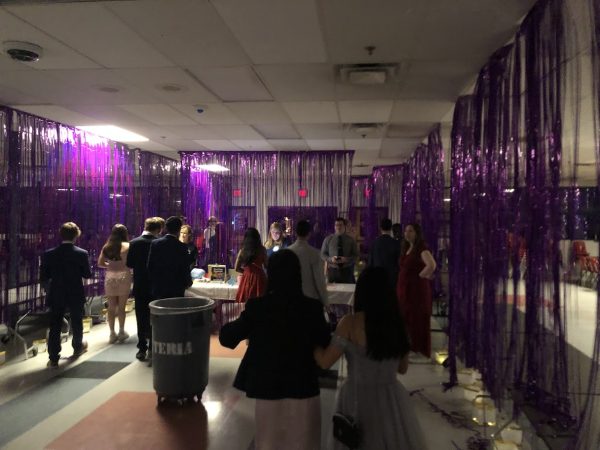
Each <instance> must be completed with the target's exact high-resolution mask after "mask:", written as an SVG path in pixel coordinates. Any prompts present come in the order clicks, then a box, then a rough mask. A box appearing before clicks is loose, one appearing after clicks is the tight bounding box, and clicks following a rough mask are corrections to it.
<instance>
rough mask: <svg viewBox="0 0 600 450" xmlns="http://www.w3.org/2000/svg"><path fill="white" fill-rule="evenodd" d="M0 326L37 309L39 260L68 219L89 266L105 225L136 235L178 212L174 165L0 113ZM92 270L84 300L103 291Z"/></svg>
mask: <svg viewBox="0 0 600 450" xmlns="http://www.w3.org/2000/svg"><path fill="white" fill-rule="evenodd" d="M0 121H1V125H2V139H1V142H0V154H1V159H0V190H2V195H0V206H1V207H2V211H3V212H4V213H3V214H2V218H1V219H0V235H1V237H2V247H1V248H0V252H1V254H0V321H1V322H6V323H13V322H14V321H15V320H16V319H17V317H18V316H19V315H21V314H23V313H25V312H27V311H29V310H34V311H35V310H40V309H43V308H44V296H43V293H42V292H41V291H40V288H39V285H38V283H37V280H39V259H40V255H41V254H42V252H43V251H44V250H46V249H48V248H50V247H53V246H55V245H57V244H59V243H60V238H59V237H58V228H59V226H60V224H61V223H63V222H66V221H73V222H75V223H77V225H79V227H80V228H81V231H82V235H81V237H80V238H79V240H78V245H80V246H81V247H82V248H84V249H86V250H88V251H89V252H90V262H91V263H92V266H93V267H94V266H95V263H96V261H97V257H98V252H99V251H100V249H101V247H102V245H103V244H104V242H105V241H106V238H107V237H108V235H109V233H110V229H111V227H112V226H113V225H114V224H115V223H117V222H120V223H123V224H125V225H126V226H127V228H128V230H129V232H130V234H131V237H134V236H135V235H137V234H139V233H140V232H141V231H142V228H143V221H144V218H145V217H146V216H148V215H163V216H166V215H169V214H179V213H180V206H179V204H180V201H181V197H180V196H181V190H180V174H179V164H178V162H176V161H174V160H170V159H167V158H163V157H160V156H157V155H152V154H147V153H145V152H140V151H139V150H129V149H128V148H127V147H125V146H123V145H121V144H118V143H114V142H111V141H108V140H106V139H103V138H98V137H96V136H93V135H90V134H86V133H85V132H82V131H81V130H77V129H75V128H73V127H68V126H65V125H62V124H59V123H56V122H53V121H50V120H46V119H42V118H39V117H35V116H32V115H29V114H26V113H23V112H19V111H14V110H12V109H10V108H1V109H0ZM101 277H102V274H101V273H100V271H98V270H95V271H94V277H93V279H92V280H91V282H90V284H89V285H88V286H87V295H95V294H98V293H102V291H103V288H102V286H101Z"/></svg>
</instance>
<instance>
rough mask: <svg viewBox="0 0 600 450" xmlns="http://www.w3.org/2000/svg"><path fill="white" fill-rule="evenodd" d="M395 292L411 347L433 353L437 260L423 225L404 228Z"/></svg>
mask: <svg viewBox="0 0 600 450" xmlns="http://www.w3.org/2000/svg"><path fill="white" fill-rule="evenodd" d="M399 266H400V271H399V273H398V282H397V285H396V293H397V294H398V304H399V305H400V312H401V313H402V316H403V317H404V322H405V323H406V328H407V330H408V335H409V337H410V349H411V350H412V351H414V352H418V353H422V354H423V355H425V356H427V357H428V358H429V357H430V356H431V331H430V330H431V327H430V320H431V301H432V299H431V279H432V277H433V272H434V271H435V268H436V264H435V260H434V259H433V256H432V255H431V252H430V251H429V250H428V249H427V245H426V244H425V241H424V240H423V233H422V231H421V226H420V225H419V224H416V223H411V224H409V225H407V226H406V228H405V229H404V242H403V243H402V251H401V253H400V261H399Z"/></svg>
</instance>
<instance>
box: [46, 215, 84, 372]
mask: <svg viewBox="0 0 600 450" xmlns="http://www.w3.org/2000/svg"><path fill="white" fill-rule="evenodd" d="M59 234H60V237H61V239H62V243H61V244H60V245H59V246H58V247H54V248H52V249H50V250H47V251H46V252H45V253H44V254H43V255H42V264H41V267H40V282H41V284H42V286H43V287H44V288H45V289H46V304H47V306H48V307H49V308H50V334H49V337H48V357H49V361H48V367H50V368H57V367H58V360H59V358H60V350H61V345H60V330H61V327H62V323H63V319H64V316H65V312H66V311H67V310H69V313H70V316H71V329H72V330H73V340H72V342H71V343H72V345H73V356H74V357H78V356H80V355H81V354H82V353H85V352H86V351H87V342H85V341H84V340H83V305H84V303H85V293H84V290H83V278H91V277H92V272H91V270H90V262H89V258H88V252H86V251H85V250H83V249H82V248H79V247H77V246H76V245H75V241H76V240H77V238H78V237H79V236H80V235H81V230H80V229H79V227H78V226H77V225H76V224H74V223H73V222H67V223H64V224H62V225H61V227H60V230H59Z"/></svg>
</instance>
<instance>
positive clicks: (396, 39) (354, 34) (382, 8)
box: [321, 0, 439, 63]
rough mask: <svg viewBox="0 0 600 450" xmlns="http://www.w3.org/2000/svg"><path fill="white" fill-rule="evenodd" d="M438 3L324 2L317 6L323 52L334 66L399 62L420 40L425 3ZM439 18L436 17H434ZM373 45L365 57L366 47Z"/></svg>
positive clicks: (379, 0)
mask: <svg viewBox="0 0 600 450" xmlns="http://www.w3.org/2000/svg"><path fill="white" fill-rule="evenodd" d="M437 3H438V1H431V0H430V1H427V2H418V1H401V2H399V1H396V2H394V1H391V2H390V1H385V0H374V1H369V2H365V1H363V0H328V1H326V2H322V3H321V7H322V11H323V13H322V14H323V16H322V17H323V19H322V20H323V28H324V30H325V31H324V34H325V39H326V43H327V49H328V52H329V55H330V57H331V59H332V61H333V62H335V63H369V62H378V63H379V62H399V61H402V60H403V59H405V58H406V57H407V56H409V55H410V53H411V51H412V50H413V49H414V46H415V44H416V42H418V40H419V39H421V38H422V37H421V33H420V27H421V24H422V23H423V20H424V14H425V13H427V12H428V5H429V4H437ZM438 19H439V17H438ZM368 45H372V46H375V47H376V48H375V50H374V52H373V55H372V56H369V54H368V52H367V50H366V49H365V47H366V46H368Z"/></svg>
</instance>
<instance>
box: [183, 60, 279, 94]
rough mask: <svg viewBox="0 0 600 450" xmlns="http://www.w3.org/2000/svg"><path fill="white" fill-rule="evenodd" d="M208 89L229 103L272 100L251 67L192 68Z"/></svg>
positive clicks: (191, 70)
mask: <svg viewBox="0 0 600 450" xmlns="http://www.w3.org/2000/svg"><path fill="white" fill-rule="evenodd" d="M190 72H191V73H193V74H194V75H195V76H196V77H197V78H198V79H199V80H200V81H201V82H202V83H203V84H204V85H205V86H206V87H208V88H209V89H210V90H211V91H212V92H214V93H215V94H216V95H218V96H219V97H220V98H221V100H223V101H229V102H244V101H260V100H272V99H273V98H272V97H271V94H269V91H267V89H266V88H265V86H264V85H263V84H262V81H260V79H259V78H258V77H257V76H256V74H255V73H254V71H253V70H252V68H251V67H250V66H239V67H219V68H204V69H202V68H200V69H198V68H195V67H192V68H190Z"/></svg>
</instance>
